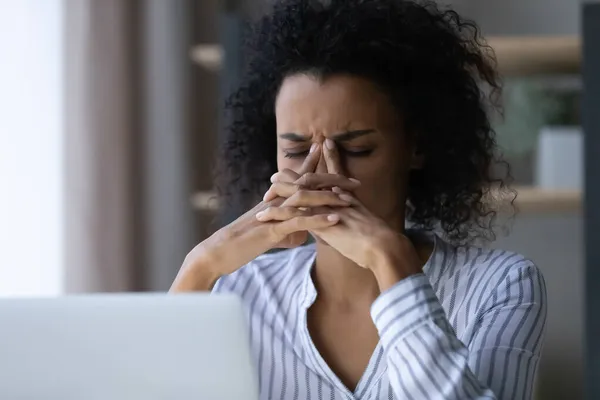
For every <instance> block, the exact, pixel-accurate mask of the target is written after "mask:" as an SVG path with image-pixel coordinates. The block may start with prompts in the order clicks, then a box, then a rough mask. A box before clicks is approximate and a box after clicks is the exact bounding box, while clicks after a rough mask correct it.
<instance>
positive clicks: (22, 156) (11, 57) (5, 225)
mask: <svg viewBox="0 0 600 400" xmlns="http://www.w3.org/2000/svg"><path fill="white" fill-rule="evenodd" d="M62 12H63V3H62V0H0V19H1V20H2V21H1V24H0V49H1V51H2V62H1V63H0V185H1V189H0V193H1V194H2V195H1V196H0V296H22V295H56V294H59V293H60V292H61V291H62V257H63V256H62V252H63V251H62V247H63V243H62V242H63V239H62V238H63V233H62V231H63V229H62V228H63V218H62V212H63V210H62V188H63V177H62V158H63V157H62V153H63V150H62V146H63V144H62V136H63V130H62V120H63V117H62V112H63V98H62V91H63V89H62V88H63V77H62V71H63V67H62V53H63V48H62V47H63V46H62Z"/></svg>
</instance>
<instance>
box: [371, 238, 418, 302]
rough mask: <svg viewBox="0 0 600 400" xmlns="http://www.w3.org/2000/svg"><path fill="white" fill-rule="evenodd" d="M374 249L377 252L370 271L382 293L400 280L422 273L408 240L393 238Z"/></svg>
mask: <svg viewBox="0 0 600 400" xmlns="http://www.w3.org/2000/svg"><path fill="white" fill-rule="evenodd" d="M394 236H397V235H394ZM374 248H375V249H377V250H376V251H375V252H374V254H373V262H372V266H371V267H370V269H371V271H372V272H373V274H374V275H375V279H376V280H377V283H378V285H379V289H380V291H381V292H382V293H383V292H384V291H386V290H388V289H389V288H391V287H392V286H394V285H395V284H396V283H398V282H400V281H401V280H403V279H406V278H408V277H409V276H412V275H415V274H418V273H421V272H422V265H421V261H420V259H419V256H418V254H417V252H416V251H415V249H414V247H413V245H412V243H410V241H409V240H408V239H406V238H403V237H395V238H393V239H388V240H385V241H383V243H382V244H381V245H379V246H374Z"/></svg>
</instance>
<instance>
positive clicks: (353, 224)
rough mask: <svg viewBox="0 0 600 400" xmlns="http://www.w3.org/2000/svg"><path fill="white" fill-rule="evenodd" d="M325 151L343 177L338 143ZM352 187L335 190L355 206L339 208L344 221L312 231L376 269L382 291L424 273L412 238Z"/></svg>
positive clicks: (325, 210)
mask: <svg viewBox="0 0 600 400" xmlns="http://www.w3.org/2000/svg"><path fill="white" fill-rule="evenodd" d="M323 151H324V157H325V161H326V164H327V170H328V172H329V173H330V174H331V176H332V177H334V176H335V177H338V176H342V175H341V173H342V169H341V168H340V163H339V154H338V152H337V149H336V148H335V146H331V149H330V148H328V147H327V146H324V149H323ZM311 179H312V178H311ZM331 179H333V178H331ZM349 190H352V189H345V188H341V187H339V186H335V185H334V188H333V190H332V191H333V192H334V193H336V194H338V195H339V197H340V199H342V200H345V201H348V202H349V203H351V204H352V207H344V208H340V209H336V210H335V213H336V215H339V217H340V223H339V224H336V225H334V226H330V227H325V228H318V229H313V230H311V233H312V234H314V235H315V236H317V237H319V238H320V239H321V240H323V241H324V242H325V243H327V244H328V245H330V246H331V247H333V248H335V249H336V250H337V251H339V252H340V253H341V254H342V255H344V256H345V257H346V258H348V259H350V260H352V261H354V262H355V263H356V264H358V265H360V266H361V267H363V268H368V269H370V270H371V271H373V273H374V274H375V277H376V278H377V281H378V283H379V287H380V289H381V290H382V291H384V290H386V289H387V288H389V287H391V286H393V285H394V284H395V283H396V282H398V281H400V280H401V279H403V278H405V277H407V276H410V275H412V274H415V273H419V272H421V260H420V258H419V256H418V254H417V252H416V250H415V248H414V246H413V245H412V243H411V241H410V240H409V239H408V238H407V237H406V236H404V235H402V234H401V233H398V232H396V231H394V230H393V229H392V228H391V227H390V226H389V225H388V224H386V223H385V221H383V220H382V219H381V218H379V217H377V216H375V215H373V214H372V213H371V212H370V211H369V210H368V209H367V208H366V207H365V206H364V205H363V204H361V203H360V201H359V200H358V199H356V198H355V197H354V196H353V195H351V193H349V192H348V191H349ZM332 211H333V210H332V209H331V208H330V207H317V208H315V209H314V210H313V212H316V213H325V214H328V213H330V212H332Z"/></svg>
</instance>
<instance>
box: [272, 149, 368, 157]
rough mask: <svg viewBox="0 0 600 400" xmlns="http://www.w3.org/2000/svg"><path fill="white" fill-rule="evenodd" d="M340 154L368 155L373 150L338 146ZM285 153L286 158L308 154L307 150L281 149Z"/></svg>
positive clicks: (352, 155) (347, 155) (349, 155)
mask: <svg viewBox="0 0 600 400" xmlns="http://www.w3.org/2000/svg"><path fill="white" fill-rule="evenodd" d="M339 150H340V154H341V155H343V156H346V157H357V158H358V157H367V156H369V155H370V154H371V153H372V152H373V150H346V149H344V148H340V149H339ZM283 152H284V153H285V157H286V158H304V157H306V156H307V155H308V150H305V151H299V152H293V151H286V150H284V151H283Z"/></svg>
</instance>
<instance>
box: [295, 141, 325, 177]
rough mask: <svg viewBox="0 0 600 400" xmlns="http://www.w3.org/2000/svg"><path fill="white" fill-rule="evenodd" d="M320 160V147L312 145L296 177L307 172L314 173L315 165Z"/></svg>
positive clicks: (316, 144) (315, 144)
mask: <svg viewBox="0 0 600 400" xmlns="http://www.w3.org/2000/svg"><path fill="white" fill-rule="evenodd" d="M320 158H321V146H319V144H318V143H313V145H312V146H311V147H310V151H309V153H308V155H307V156H306V158H305V159H304V163H302V166H301V167H300V169H299V170H298V171H297V173H298V175H300V176H302V175H304V174H305V173H307V172H314V170H315V169H316V168H317V164H318V163H319V159H320Z"/></svg>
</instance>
